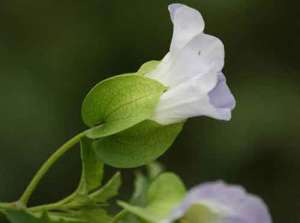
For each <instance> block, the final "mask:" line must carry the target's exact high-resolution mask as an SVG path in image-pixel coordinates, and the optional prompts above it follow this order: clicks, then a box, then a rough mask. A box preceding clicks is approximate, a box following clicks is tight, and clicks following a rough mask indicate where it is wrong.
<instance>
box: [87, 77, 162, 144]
mask: <svg viewBox="0 0 300 223" xmlns="http://www.w3.org/2000/svg"><path fill="white" fill-rule="evenodd" d="M165 90H166V87H164V86H163V85H162V84H160V83H159V82H157V81H155V80H152V79H150V78H146V77H144V76H142V75H137V74H125V75H119V76H115V77H113V78H110V79H106V80H104V81H102V82H100V83H99V84H97V85H96V86H95V87H94V88H93V89H92V90H91V91H90V92H89V93H88V95H87V96H86V98H85V99H84V101H83V105H82V117H83V121H84V122H85V124H86V125H88V126H89V127H94V128H92V129H91V130H90V131H88V133H87V136H88V137H90V138H92V139H95V138H100V137H104V136H108V135H112V134H114V133H117V132H120V131H122V130H125V129H127V128H129V127H131V126H134V125H136V124H137V123H140V122H142V121H144V120H146V119H149V118H150V117H151V116H152V115H153V112H154V109H155V106H156V105H157V103H158V102H159V98H160V96H161V94H162V93H163V92H164V91H165Z"/></svg>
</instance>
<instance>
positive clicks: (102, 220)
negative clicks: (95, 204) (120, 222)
mask: <svg viewBox="0 0 300 223" xmlns="http://www.w3.org/2000/svg"><path fill="white" fill-rule="evenodd" d="M70 214H71V216H73V217H76V218H78V219H83V220H84V221H85V222H86V223H110V222H111V221H112V217H110V216H109V215H108V214H107V212H106V211H105V210H103V209H101V208H83V209H80V210H78V211H75V212H71V213H70Z"/></svg>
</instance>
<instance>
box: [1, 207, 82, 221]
mask: <svg viewBox="0 0 300 223" xmlns="http://www.w3.org/2000/svg"><path fill="white" fill-rule="evenodd" d="M6 217H7V219H8V220H9V221H10V222H11V223H85V222H86V223H88V222H87V221H82V220H80V219H76V218H70V217H53V218H52V217H49V215H48V213H46V212H45V213H43V214H42V215H41V216H35V215H33V214H31V213H29V212H26V211H25V210H8V211H6Z"/></svg>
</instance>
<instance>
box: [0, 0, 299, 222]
mask: <svg viewBox="0 0 300 223" xmlns="http://www.w3.org/2000/svg"><path fill="white" fill-rule="evenodd" d="M181 2H182V3H186V4H188V5H190V6H192V7H195V8H197V9H199V10H200V11H201V12H202V14H203V16H204V18H205V20H206V32H207V33H209V34H213V35H216V36H218V37H220V38H221V39H222V40H223V42H224V44H225V48H226V66H225V73H226V76H227V79H228V83H229V85H230V86H231V89H232V91H233V93H234V94H235V96H236V99H237V107H236V109H235V111H234V113H233V119H232V121H231V122H228V123H225V122H220V121H215V120H212V119H208V118H203V117H202V118H201V117H200V118H197V119H192V120H189V121H188V123H187V124H186V126H185V129H184V131H183V133H182V134H181V135H180V137H179V138H178V139H177V141H176V143H175V144H174V146H173V147H172V149H170V150H169V151H168V152H167V153H166V154H165V155H164V156H163V157H161V159H160V160H161V161H162V162H163V163H164V165H165V166H166V167H167V168H168V169H169V170H172V171H175V172H177V173H178V174H179V175H180V176H181V177H182V178H183V179H184V180H185V182H186V183H187V185H188V186H193V185H196V184H198V183H200V182H204V181H209V180H217V179H223V180H226V181H228V182H230V183H238V184H242V185H243V186H245V187H246V188H247V189H248V190H249V191H250V192H252V193H255V194H258V195H260V196H261V197H263V198H264V200H265V201H266V203H267V204H268V205H269V207H270V210H271V213H272V216H273V218H274V222H284V223H288V222H291V223H296V222H300V212H299V210H300V162H299V160H300V122H299V115H300V85H299V83H300V75H299V72H300V63H299V59H300V56H299V51H300V43H299V34H300V19H299V7H300V3H299V2H296V1H282V0H265V1H262V0H252V1H246V0H227V1H224V0H190V1H184V0H182V1H181ZM168 3H171V1H162V0H152V1H145V0H131V1H121V0H119V1H116V0H105V1H104V0H85V1H72V0H43V1H38V0H26V1H22V0H1V2H0V102H1V109H0V114H1V115H0V123H1V125H0V137H1V147H0V148H1V156H0V178H1V184H0V200H1V201H12V200H14V199H16V198H17V197H18V196H19V195H20V194H21V192H22V190H23V189H24V187H25V186H26V185H27V183H28V182H29V180H30V178H31V177H32V175H33V174H34V172H35V171H36V170H37V168H38V167H39V166H40V165H41V164H42V163H43V161H44V160H45V159H46V158H47V157H48V156H49V155H50V154H51V153H52V152H53V151H54V150H55V148H56V147H57V146H59V145H60V144H61V143H62V142H64V141H65V140H66V139H68V138H69V137H71V136H72V135H74V134H75V133H76V132H78V131H80V130H83V129H84V128H85V127H84V125H83V123H82V121H81V118H80V106H81V101H82V99H83V98H84V96H85V94H86V93H87V92H88V91H89V89H90V88H91V87H92V86H93V85H95V84H96V83H97V82H99V81H100V80H102V79H104V78H106V77H109V76H112V75H115V74H120V73H126V72H131V71H135V70H137V68H138V67H139V66H140V65H141V64H142V63H143V62H145V61H148V60H151V59H160V58H162V57H163V55H164V54H165V53H166V52H167V50H168V47H169V44H170V38H171V33H172V26H171V22H170V19H169V15H168V11H167V5H168ZM78 154H79V153H78V150H77V151H76V150H74V151H72V152H70V154H68V155H67V156H66V157H64V158H63V159H62V160H61V161H60V162H59V163H58V164H57V165H56V166H55V167H54V168H53V169H52V171H51V172H50V173H49V175H48V176H47V178H45V180H44V181H43V182H42V184H41V186H40V188H39V189H38V191H37V192H36V193H35V194H34V197H33V201H32V203H33V204H37V203H39V202H43V203H44V202H49V201H54V200H56V199H59V198H61V197H62V196H64V195H66V194H68V193H70V192H71V191H72V190H73V189H74V187H75V185H76V181H77V180H78V178H79V172H80V161H79V158H78ZM125 172H128V171H125ZM131 178H132V177H131V175H130V174H125V183H127V185H129V183H130V182H131ZM124 191H125V192H129V191H130V189H129V188H127V189H126V188H125V190H124ZM0 221H1V222H5V221H4V220H0Z"/></svg>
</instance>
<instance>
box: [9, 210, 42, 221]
mask: <svg viewBox="0 0 300 223" xmlns="http://www.w3.org/2000/svg"><path fill="white" fill-rule="evenodd" d="M5 214H6V217H7V219H8V220H9V221H10V222H11V223H41V220H39V219H37V218H36V217H34V216H33V215H31V214H29V213H27V212H25V211H19V210H7V211H6V213H5Z"/></svg>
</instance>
